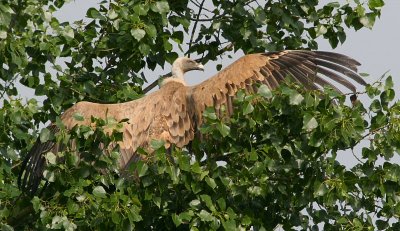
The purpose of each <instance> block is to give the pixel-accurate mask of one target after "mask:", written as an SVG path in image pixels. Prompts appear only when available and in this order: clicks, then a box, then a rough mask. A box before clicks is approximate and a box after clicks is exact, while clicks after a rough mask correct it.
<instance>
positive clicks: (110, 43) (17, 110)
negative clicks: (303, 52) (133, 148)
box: [0, 0, 400, 230]
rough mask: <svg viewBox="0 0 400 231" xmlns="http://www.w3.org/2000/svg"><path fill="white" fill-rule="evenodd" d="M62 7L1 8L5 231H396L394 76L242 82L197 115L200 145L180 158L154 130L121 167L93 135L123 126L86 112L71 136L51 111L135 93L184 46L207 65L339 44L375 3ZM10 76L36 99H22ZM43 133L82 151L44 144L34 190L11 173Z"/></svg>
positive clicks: (397, 108) (368, 21) (399, 128)
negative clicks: (88, 117)
mask: <svg viewBox="0 0 400 231" xmlns="http://www.w3.org/2000/svg"><path fill="white" fill-rule="evenodd" d="M65 3H66V1H63V0H57V1H32V0H29V1H27V0H10V1H7V2H1V3H0V52H1V55H0V63H1V64H2V67H1V74H0V78H1V80H0V95H1V97H2V100H1V105H2V108H1V109H0V128H1V129H0V153H1V155H0V164H1V169H0V170H1V171H0V188H1V190H0V219H1V221H0V227H1V229H2V230H12V229H17V230H21V229H22V230H23V229H31V228H32V227H34V228H35V229H66V230H75V229H78V230H93V229H95V230H110V229H111V230H120V229H124V230H130V229H139V230H142V229H143V230H147V229H154V230H158V229H171V230H175V229H182V230H187V229H192V230H216V229H227V230H234V229H250V228H251V227H252V228H253V229H254V230H270V229H273V228H275V227H277V226H281V227H283V228H284V229H285V230H290V229H293V228H297V229H307V228H309V229H318V228H323V229H325V230H337V229H348V230H365V229H367V230H374V229H389V228H391V229H393V230H396V229H399V226H400V225H399V221H398V214H400V203H399V201H400V199H399V195H398V192H399V190H400V187H399V186H400V185H399V177H398V176H399V175H400V174H399V173H400V168H399V165H398V164H397V163H395V162H394V161H393V158H395V156H396V155H398V152H399V149H400V135H399V134H400V122H399V120H400V104H399V102H394V101H393V100H394V95H395V91H394V90H393V83H392V80H391V77H390V76H389V77H385V81H383V82H382V83H381V82H377V83H375V84H371V85H369V86H367V88H366V90H365V92H361V93H359V94H364V95H368V96H369V97H370V98H371V102H370V103H364V105H363V104H362V103H360V102H356V103H355V104H354V105H352V106H348V105H346V104H345V96H342V95H339V94H337V93H336V92H334V91H332V90H330V89H326V91H325V93H320V92H309V91H308V92H306V91H304V90H303V89H302V88H301V87H298V86H295V85H292V84H291V83H290V82H289V83H287V84H286V85H283V86H281V87H280V88H279V89H277V90H274V91H272V92H271V91H270V90H268V89H267V88H266V87H264V86H260V88H259V91H258V93H257V94H255V95H246V94H244V93H242V92H239V94H238V96H237V100H236V108H237V110H236V112H235V114H234V115H233V116H232V118H230V119H223V120H220V119H219V118H217V116H216V115H215V113H214V112H213V111H212V110H211V109H209V110H207V111H206V112H205V116H206V118H207V122H206V123H205V124H204V126H202V128H201V132H202V133H203V137H206V138H207V139H206V140H207V142H199V141H198V140H195V141H194V142H193V144H192V149H193V150H192V151H191V152H190V153H189V152H188V151H187V150H185V149H184V150H173V151H172V154H171V158H168V157H167V156H166V155H165V153H166V150H164V148H163V147H162V143H160V142H156V141H155V142H154V143H153V146H154V148H155V149H157V151H156V152H155V153H154V154H153V155H152V156H151V157H149V160H148V161H146V162H138V163H135V164H133V165H132V167H131V170H132V171H131V172H133V173H134V176H133V177H130V178H129V177H125V178H124V177H121V176H120V174H119V172H118V169H117V167H116V166H117V165H116V162H117V159H118V147H116V149H115V150H108V152H109V155H104V154H103V153H104V150H102V149H101V148H100V147H101V145H99V144H100V143H102V144H107V143H108V142H111V141H115V140H119V139H121V134H120V133H118V132H115V133H114V134H112V135H111V136H107V135H105V134H104V132H103V128H104V127H106V126H107V127H109V126H114V127H115V128H118V126H120V124H119V122H118V121H102V120H98V119H96V118H92V119H93V123H96V124H97V126H96V128H93V127H84V126H82V127H76V128H75V129H74V130H72V131H70V132H67V131H65V130H64V129H62V124H60V123H59V122H58V121H59V119H58V116H59V115H60V114H61V113H62V112H63V110H65V109H66V108H68V107H69V106H71V105H73V104H74V103H76V102H77V101H81V100H89V101H93V102H123V101H127V100H132V99H136V98H138V97H140V95H141V94H142V88H141V86H142V85H143V83H144V81H146V76H145V75H144V74H143V73H144V72H143V71H144V70H149V69H150V70H154V69H155V68H156V67H163V66H164V65H165V64H166V63H171V62H172V61H173V60H174V59H175V58H176V57H178V54H179V55H181V54H183V53H185V54H189V55H190V54H192V55H196V56H198V57H202V61H203V62H204V63H205V62H207V61H209V60H216V59H218V57H219V56H220V55H224V54H230V52H231V51H230V50H231V49H232V47H233V49H234V51H237V50H241V51H243V52H244V53H252V52H262V51H266V50H279V49H284V48H285V49H286V48H289V49H296V48H310V49H315V48H317V43H316V38H318V37H322V38H324V39H328V40H329V42H330V44H331V45H332V47H336V46H337V45H338V43H339V42H341V43H343V42H344V41H345V39H346V31H345V28H344V27H348V28H354V29H355V30H358V29H360V28H362V27H367V28H371V27H372V26H373V23H374V21H375V19H376V17H378V16H379V15H380V8H381V7H382V6H383V4H384V2H383V1H382V0H369V1H367V2H363V3H362V2H359V1H355V2H354V3H346V4H340V3H328V4H321V3H318V1H313V0H311V1H300V2H299V1H291V0H282V1H264V2H261V1H258V2H257V1H249V0H246V1H244V0H237V1H207V2H206V1H156V0H146V1H127V0H120V1H107V2H106V1H104V2H100V3H99V4H97V5H96V7H93V8H90V9H89V10H88V11H87V13H86V18H84V19H82V20H79V21H76V22H61V21H60V20H59V19H57V18H56V17H55V16H54V14H55V13H56V12H58V11H61V10H62V7H63V5H64V4H65ZM78 3H79V2H78ZM232 45H233V46H232ZM217 68H219V67H217ZM17 82H18V83H20V84H22V85H24V86H25V87H28V88H31V89H34V91H35V95H36V96H45V100H44V101H43V102H38V101H37V100H35V99H29V100H27V101H26V102H25V101H24V100H21V99H19V98H18V97H19V96H20V93H21V92H20V91H19V89H18V86H19V85H18V84H17ZM48 121H53V122H55V123H56V124H57V125H59V126H60V128H61V131H60V132H59V133H58V134H57V135H55V136H54V135H52V134H51V133H49V132H48V130H46V129H39V128H40V126H42V124H43V123H47V122H48ZM37 138H39V139H40V140H41V141H43V142H44V141H47V140H48V139H55V140H57V141H58V142H64V143H65V144H68V142H69V141H70V140H72V139H75V140H77V146H78V149H79V150H80V153H81V154H80V156H79V157H78V156H77V155H75V154H74V153H73V152H71V151H70V150H68V149H67V150H65V151H64V152H62V153H58V154H56V155H57V156H56V155H55V154H52V153H47V154H46V161H47V164H48V167H47V169H46V172H45V178H46V179H47V180H48V181H49V182H50V183H49V184H48V185H47V187H45V190H44V191H43V193H42V194H40V195H37V196H34V197H31V196H28V195H25V194H24V193H23V192H21V191H20V190H19V189H18V187H17V182H16V179H17V175H18V171H19V168H20V163H21V159H22V158H23V157H24V156H25V155H26V153H27V151H28V150H29V149H30V148H31V147H32V145H33V143H34V142H35V141H36V139H37ZM360 143H363V144H364V145H363V147H362V149H361V148H360V145H358V144H360ZM357 145H358V146H357ZM356 146H357V147H358V148H356ZM360 149H361V151H360ZM340 150H350V151H348V152H347V153H348V155H350V153H351V152H353V154H354V155H355V156H356V157H357V158H358V160H359V163H358V164H356V165H355V166H353V167H351V168H349V167H345V166H344V165H343V163H340V162H338V161H337V158H336V157H337V153H338V152H339V151H340ZM357 152H360V153H357ZM43 186H44V185H43Z"/></svg>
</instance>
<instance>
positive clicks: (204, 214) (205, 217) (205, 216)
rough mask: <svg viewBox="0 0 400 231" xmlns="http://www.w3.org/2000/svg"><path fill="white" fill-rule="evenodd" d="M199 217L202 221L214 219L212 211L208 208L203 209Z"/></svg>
mask: <svg viewBox="0 0 400 231" xmlns="http://www.w3.org/2000/svg"><path fill="white" fill-rule="evenodd" d="M199 217H200V219H201V220H202V221H212V220H213V219H214V217H213V216H212V215H211V213H209V212H207V211H206V210H201V211H200V213H199Z"/></svg>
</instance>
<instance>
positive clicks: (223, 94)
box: [19, 50, 366, 193]
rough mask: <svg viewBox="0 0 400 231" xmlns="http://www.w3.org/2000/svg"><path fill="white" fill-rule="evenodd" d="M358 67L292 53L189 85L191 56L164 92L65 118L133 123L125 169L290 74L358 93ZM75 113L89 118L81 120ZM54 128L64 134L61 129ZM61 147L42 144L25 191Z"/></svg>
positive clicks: (345, 60) (80, 108)
mask: <svg viewBox="0 0 400 231" xmlns="http://www.w3.org/2000/svg"><path fill="white" fill-rule="evenodd" d="M358 65H360V64H359V63H358V62H357V61H356V60H354V59H352V58H350V57H347V56H345V55H342V54H337V53H332V52H322V51H306V50H287V51H280V52H268V53H260V54H250V55H246V56H244V57H242V58H240V59H239V60H237V61H236V62H234V63H232V64H231V65H229V66H228V67H226V68H225V69H223V70H222V71H220V72H219V73H217V74H216V75H214V76H213V77H211V78H209V79H207V80H205V81H204V82H202V83H200V84H198V85H196V86H187V85H186V84H185V81H184V78H183V75H184V73H186V72H188V71H191V70H202V69H203V65H201V64H199V63H197V62H195V61H193V60H191V59H189V58H178V59H177V60H176V61H175V62H174V63H173V65H172V77H170V78H166V79H165V80H164V81H163V83H162V84H161V87H160V89H159V90H158V91H156V92H153V93H151V94H148V95H146V96H144V97H143V98H140V99H137V100H134V101H130V102H125V103H117V104H98V103H91V102H79V103H77V104H75V105H74V106H72V107H71V108H69V109H68V110H66V111H65V112H64V114H63V115H62V116H61V120H62V122H63V123H64V125H65V126H66V128H67V129H71V128H72V127H74V126H75V125H77V124H78V125H90V123H91V121H90V118H91V116H93V117H97V118H103V119H105V118H106V117H114V118H115V119H116V120H117V121H121V120H123V119H127V121H126V122H124V126H123V130H122V133H123V140H122V141H120V142H118V145H119V148H120V153H121V154H120V160H119V165H120V168H121V169H122V170H124V169H126V168H127V166H129V164H130V163H131V162H132V161H134V160H135V159H137V158H138V155H137V154H136V151H137V149H138V148H139V147H141V148H143V149H145V150H148V151H151V148H150V141H151V140H153V139H154V140H162V141H164V142H165V146H166V147H167V148H168V147H169V146H170V145H171V144H174V145H176V146H177V147H184V146H185V145H187V144H188V143H189V142H190V141H191V140H192V139H193V138H194V137H195V134H196V132H197V129H198V128H199V127H200V125H201V124H202V114H203V111H204V110H205V109H206V107H214V108H215V110H216V111H217V112H218V111H219V110H220V108H221V106H223V105H224V106H225V108H226V113H227V114H228V115H230V114H232V112H233V110H234V108H233V107H232V101H233V98H234V97H235V95H236V93H237V92H238V90H240V89H244V90H245V91H246V92H250V93H251V92H254V91H255V90H256V89H257V85H258V84H265V85H266V86H268V87H269V88H270V89H274V88H276V87H277V86H278V85H279V84H280V83H281V82H282V81H284V79H285V77H286V76H291V78H292V79H294V80H295V81H297V82H298V83H300V84H302V85H303V86H304V87H306V88H307V89H321V87H322V86H325V85H329V86H331V87H333V88H334V89H336V90H337V91H339V89H337V88H336V87H335V86H334V85H333V84H332V83H330V82H328V81H327V80H326V78H329V79H331V80H333V81H335V82H337V83H339V84H340V85H343V86H344V87H346V88H348V89H350V90H351V91H353V92H354V91H355V87H354V85H353V84H352V83H351V82H350V81H349V80H348V79H352V80H353V81H356V82H358V83H359V84H362V85H365V84H366V82H365V81H364V80H363V79H362V78H361V77H360V76H359V75H358V74H357V73H356V72H357V66H358ZM322 76H325V78H322ZM339 92H340V91H339ZM75 113H79V114H81V115H83V116H84V120H83V121H77V120H75V119H74V117H73V115H74V114H75ZM50 129H51V130H52V132H57V131H58V128H57V127H56V126H55V125H52V126H50ZM59 149H60V148H59V145H57V144H55V143H54V142H52V141H47V142H45V143H41V142H40V140H38V141H37V142H36V144H35V145H34V146H33V148H32V149H31V150H30V152H29V153H28V155H27V156H26V158H25V160H24V161H23V164H22V170H21V173H20V176H19V186H20V188H21V189H22V190H25V191H27V192H28V193H35V191H36V190H37V188H38V186H39V183H40V181H41V179H42V175H43V171H44V167H45V158H44V154H45V153H47V152H49V151H51V152H53V153H57V152H58V151H59Z"/></svg>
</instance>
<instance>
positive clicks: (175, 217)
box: [171, 213, 182, 227]
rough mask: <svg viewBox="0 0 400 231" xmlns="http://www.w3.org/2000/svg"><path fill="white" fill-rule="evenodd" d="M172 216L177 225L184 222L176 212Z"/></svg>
mask: <svg viewBox="0 0 400 231" xmlns="http://www.w3.org/2000/svg"><path fill="white" fill-rule="evenodd" d="M171 217H172V221H173V222H174V224H175V227H178V226H180V225H181V224H182V219H181V218H180V217H179V216H178V215H176V213H173V214H172V215H171Z"/></svg>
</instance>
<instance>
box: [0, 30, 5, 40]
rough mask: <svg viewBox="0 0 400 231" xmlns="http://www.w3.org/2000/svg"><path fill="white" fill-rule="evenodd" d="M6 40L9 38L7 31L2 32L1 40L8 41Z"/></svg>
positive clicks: (0, 33)
mask: <svg viewBox="0 0 400 231" xmlns="http://www.w3.org/2000/svg"><path fill="white" fill-rule="evenodd" d="M6 38H7V31H5V30H0V39H6Z"/></svg>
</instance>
